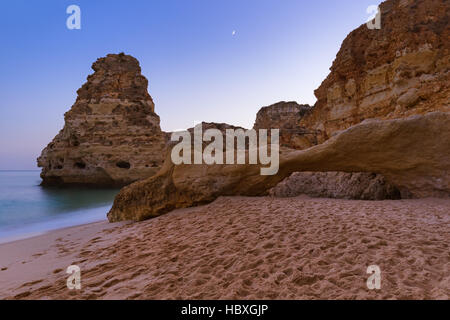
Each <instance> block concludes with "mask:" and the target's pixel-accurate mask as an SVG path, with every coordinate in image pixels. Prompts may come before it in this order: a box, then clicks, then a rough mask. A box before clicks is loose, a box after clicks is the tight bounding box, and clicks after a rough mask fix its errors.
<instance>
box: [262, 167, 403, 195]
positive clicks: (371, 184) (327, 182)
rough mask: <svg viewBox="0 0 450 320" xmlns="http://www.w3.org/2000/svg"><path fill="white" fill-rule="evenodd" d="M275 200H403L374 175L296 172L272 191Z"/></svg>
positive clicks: (393, 187) (379, 176) (391, 187)
mask: <svg viewBox="0 0 450 320" xmlns="http://www.w3.org/2000/svg"><path fill="white" fill-rule="evenodd" d="M269 194H270V195H272V196H275V197H282V198H285V197H296V196H299V195H302V194H305V195H308V196H310V197H319V198H335V199H354V200H385V199H400V197H401V196H400V192H399V190H398V189H397V188H396V187H395V186H393V185H392V184H390V183H389V182H387V181H386V179H385V178H384V177H383V176H382V175H380V174H375V173H366V172H358V173H346V172H296V173H293V174H292V175H291V176H290V177H289V178H286V179H285V180H283V181H282V182H280V183H279V184H278V185H277V186H276V187H274V188H272V189H270V191H269Z"/></svg>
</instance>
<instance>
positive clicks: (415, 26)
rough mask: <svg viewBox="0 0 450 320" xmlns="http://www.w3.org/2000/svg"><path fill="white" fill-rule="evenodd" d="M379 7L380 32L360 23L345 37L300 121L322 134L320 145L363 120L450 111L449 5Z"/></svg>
mask: <svg viewBox="0 0 450 320" xmlns="http://www.w3.org/2000/svg"><path fill="white" fill-rule="evenodd" d="M380 8H381V22H382V26H381V29H380V30H377V29H375V30H369V29H368V28H367V26H366V25H365V24H363V25H362V26H361V27H359V28H358V29H356V30H354V31H353V32H351V33H350V34H349V35H348V36H347V38H346V39H345V40H344V42H343V43H342V46H341V49H340V51H339V52H338V54H337V56H336V59H335V61H334V62H333V65H332V67H331V73H330V74H329V75H328V77H327V78H326V79H325V80H324V81H323V83H322V84H321V86H320V87H319V88H318V89H317V90H316V91H315V94H316V97H317V99H318V101H317V103H316V104H315V106H314V108H313V110H312V112H309V113H308V114H306V115H305V117H303V118H302V120H301V121H300V127H302V128H308V129H309V130H315V129H319V128H320V129H321V130H322V133H323V134H322V135H319V136H318V142H319V143H321V142H323V141H324V140H326V139H327V138H329V137H331V136H332V135H333V133H334V132H335V131H339V130H343V129H346V128H349V127H350V126H352V125H354V124H357V123H360V122H361V121H362V120H364V119H367V118H379V119H394V118H402V117H408V116H411V115H415V114H425V113H427V112H432V111H444V112H449V111H450V102H449V96H450V86H449V84H450V72H449V69H450V41H448V39H450V24H449V22H448V21H449V12H450V2H449V1H441V0H415V1H405V0H402V1H400V0H389V1H385V2H383V3H382V4H381V5H380ZM396 101H398V103H396Z"/></svg>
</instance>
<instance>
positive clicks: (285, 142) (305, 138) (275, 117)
mask: <svg viewBox="0 0 450 320" xmlns="http://www.w3.org/2000/svg"><path fill="white" fill-rule="evenodd" d="M309 111H311V106H309V105H300V104H298V103H296V102H293V101H291V102H284V101H282V102H278V103H275V104H273V105H271V106H268V107H263V108H261V109H260V110H259V111H258V114H257V115H256V121H255V125H254V126H253V129H255V130H258V129H280V145H281V146H285V147H289V148H293V149H306V148H309V147H311V146H314V145H316V144H317V132H315V131H314V130H309V129H308V128H306V127H302V126H301V125H300V120H301V119H302V118H303V116H304V115H305V114H307V113H308V112H309Z"/></svg>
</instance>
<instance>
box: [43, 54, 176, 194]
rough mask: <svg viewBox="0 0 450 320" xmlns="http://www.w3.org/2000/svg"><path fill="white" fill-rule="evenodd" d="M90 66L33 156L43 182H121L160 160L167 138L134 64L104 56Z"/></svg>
mask: <svg viewBox="0 0 450 320" xmlns="http://www.w3.org/2000/svg"><path fill="white" fill-rule="evenodd" d="M92 69H93V70H94V71H95V72H94V73H93V74H91V75H90V76H88V78H87V82H86V83H85V84H84V85H83V86H82V87H81V88H80V89H79V90H78V92H77V93H78V97H77V100H76V102H75V104H74V105H73V106H72V108H71V109H70V110H69V111H68V112H67V113H66V114H65V125H64V128H63V129H62V130H61V131H60V132H59V134H58V135H57V136H56V137H55V138H54V139H53V141H52V142H51V143H50V144H49V145H48V146H47V147H46V148H45V149H44V150H43V151H42V154H41V156H40V157H39V158H38V166H39V167H42V168H43V169H42V173H41V177H42V179H43V184H44V185H77V184H82V185H95V186H100V185H101V186H123V185H126V184H129V183H131V182H134V181H136V180H138V179H143V178H146V177H150V176H152V175H154V174H155V173H156V172H157V171H158V170H159V169H160V167H161V165H162V163H163V160H164V154H165V148H166V141H167V139H168V136H167V134H166V133H164V132H162V131H161V128H160V125H159V117H158V115H157V114H155V112H154V103H153V100H152V98H151V97H150V95H149V94H148V92H147V86H148V81H147V79H146V78H145V77H144V76H143V75H142V74H141V68H140V66H139V62H138V61H137V60H136V59H135V58H133V57H131V56H129V55H125V54H109V55H107V56H106V57H105V58H100V59H98V60H97V61H96V62H95V63H94V64H93V65H92Z"/></svg>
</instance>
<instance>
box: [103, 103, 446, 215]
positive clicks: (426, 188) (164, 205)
mask: <svg viewBox="0 0 450 320" xmlns="http://www.w3.org/2000/svg"><path fill="white" fill-rule="evenodd" d="M301 171H319V172H327V171H342V172H375V173H380V174H382V175H383V176H384V177H386V179H387V181H389V182H390V183H394V184H395V185H396V186H397V187H398V189H399V191H400V192H401V195H402V197H449V195H450V113H442V112H433V113H428V114H425V115H417V116H413V117H409V118H406V119H395V120H379V121H370V122H366V123H363V124H358V125H355V126H353V127H351V128H349V129H347V130H345V131H343V132H341V133H340V134H338V135H336V136H334V137H333V138H331V139H329V140H327V141H326V142H325V143H323V144H320V145H318V146H315V147H312V148H309V149H306V150H292V149H283V150H282V152H281V155H280V170H279V172H278V174H277V175H274V176H262V175H260V166H258V165H210V166H208V165H179V166H175V165H173V164H172V161H171V159H170V157H167V159H166V161H165V163H164V165H163V167H162V169H161V171H159V172H158V173H157V174H156V175H155V176H154V177H151V178H149V179H146V180H143V181H139V182H136V183H134V184H132V185H129V186H127V187H125V188H124V189H122V190H121V191H120V193H119V194H118V195H117V197H116V198H115V200H114V205H113V207H112V209H111V210H110V212H109V213H108V219H109V221H120V220H143V219H147V218H151V217H155V216H158V215H161V214H164V213H166V212H169V211H171V210H172V209H175V208H182V207H189V206H194V205H198V204H202V203H207V202H211V201H213V200H214V199H216V198H217V197H218V196H221V195H224V196H229V195H246V196H260V195H266V194H267V193H268V190H269V189H271V188H272V187H274V186H275V185H277V184H278V183H279V182H280V181H281V180H283V179H284V178H286V177H288V176H289V175H291V174H292V173H293V172H301Z"/></svg>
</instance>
